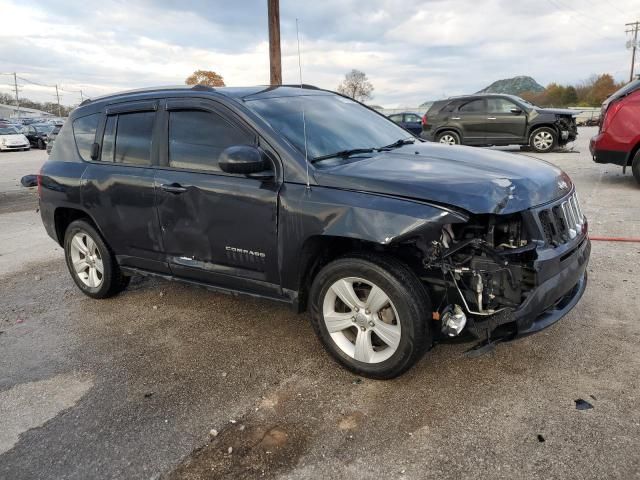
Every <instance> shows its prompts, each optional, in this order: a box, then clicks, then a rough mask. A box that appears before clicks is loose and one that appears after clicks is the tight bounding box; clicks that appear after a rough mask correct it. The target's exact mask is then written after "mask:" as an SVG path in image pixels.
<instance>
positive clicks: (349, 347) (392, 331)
mask: <svg viewBox="0 0 640 480" xmlns="http://www.w3.org/2000/svg"><path fill="white" fill-rule="evenodd" d="M322 315H323V318H324V324H325V326H326V327H327V330H328V332H329V334H330V335H331V338H332V339H333V341H334V342H335V344H336V345H337V346H338V348H339V349H340V350H342V351H343V352H344V353H345V354H347V355H348V356H350V357H351V358H354V359H355V360H358V361H359V362H365V363H379V362H383V361H385V360H387V359H388V358H389V357H391V355H393V354H394V353H395V351H396V350H397V349H398V345H399V344H400V337H401V331H400V320H399V317H398V313H397V311H396V309H395V307H394V306H393V303H392V302H391V300H390V299H389V296H388V295H387V294H386V293H385V292H384V291H383V290H382V289H381V288H380V287H378V286H377V285H375V284H374V283H372V282H370V281H368V280H364V279H362V278H356V277H347V278H342V279H340V280H338V281H336V282H334V283H333V285H331V287H329V289H328V290H327V293H326V294H325V297H324V301H323V305H322Z"/></svg>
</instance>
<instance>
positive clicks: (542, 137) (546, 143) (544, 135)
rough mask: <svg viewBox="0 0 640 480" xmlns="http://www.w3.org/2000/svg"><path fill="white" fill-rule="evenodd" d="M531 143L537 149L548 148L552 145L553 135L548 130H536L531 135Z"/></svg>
mask: <svg viewBox="0 0 640 480" xmlns="http://www.w3.org/2000/svg"><path fill="white" fill-rule="evenodd" d="M533 145H534V146H535V147H536V148H537V149H539V150H548V149H549V148H551V145H553V136H552V135H551V134H550V133H549V132H538V133H536V135H535V136H534V137H533Z"/></svg>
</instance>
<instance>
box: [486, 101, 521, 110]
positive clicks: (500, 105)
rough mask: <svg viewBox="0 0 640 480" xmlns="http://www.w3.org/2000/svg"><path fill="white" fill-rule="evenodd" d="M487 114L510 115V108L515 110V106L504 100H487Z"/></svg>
mask: <svg viewBox="0 0 640 480" xmlns="http://www.w3.org/2000/svg"><path fill="white" fill-rule="evenodd" d="M487 104H488V111H489V113H511V109H512V108H517V106H516V104H515V103H513V102H510V101H509V100H505V99H504V98H488V99H487Z"/></svg>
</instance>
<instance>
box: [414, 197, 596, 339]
mask: <svg viewBox="0 0 640 480" xmlns="http://www.w3.org/2000/svg"><path fill="white" fill-rule="evenodd" d="M417 246H418V247H419V248H420V250H421V251H422V255H423V256H422V271H423V275H422V280H423V281H424V282H425V284H426V285H427V286H428V288H429V289H430V294H431V296H432V302H433V309H434V312H433V318H434V320H435V321H439V322H440V324H441V329H440V330H441V333H442V335H443V336H456V335H458V334H460V333H461V332H462V331H463V330H466V331H468V332H469V333H471V334H472V335H474V336H475V337H477V338H478V339H481V340H483V341H484V344H483V347H484V346H486V345H491V344H493V343H494V341H495V340H502V339H511V338H514V337H516V336H519V335H526V334H528V333H533V332H534V331H537V330H540V329H542V328H545V327H546V326H548V325H550V324H551V323H554V322H555V321H557V320H558V319H559V318H561V317H562V316H563V315H564V314H566V313H567V312H568V311H569V310H570V309H571V308H572V307H573V305H575V303H577V301H578V299H579V297H580V296H581V295H582V292H583V291H584V285H585V284H586V274H585V269H586V263H587V261H588V257H589V248H590V247H589V241H588V238H587V223H586V219H585V218H584V216H583V215H582V212H581V211H580V206H579V204H578V201H577V197H576V196H575V194H570V195H568V196H567V197H565V198H564V199H561V200H559V201H557V202H554V203H552V204H549V205H545V206H543V207H539V208H535V209H530V210H527V211H524V212H518V213H514V214H510V215H475V216H473V217H472V218H471V219H470V220H469V222H467V223H464V224H447V225H445V226H444V227H443V228H442V233H441V236H440V238H439V239H437V240H432V241H431V242H426V241H425V242H423V243H422V244H420V245H417ZM569 304H571V305H570V306H569ZM492 337H493V341H492Z"/></svg>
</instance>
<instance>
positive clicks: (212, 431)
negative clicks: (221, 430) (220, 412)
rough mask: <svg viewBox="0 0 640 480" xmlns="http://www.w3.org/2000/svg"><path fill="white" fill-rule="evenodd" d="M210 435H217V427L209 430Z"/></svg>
mask: <svg viewBox="0 0 640 480" xmlns="http://www.w3.org/2000/svg"><path fill="white" fill-rule="evenodd" d="M209 435H211V436H212V437H217V436H218V430H216V429H215V428H212V429H211V430H209Z"/></svg>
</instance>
